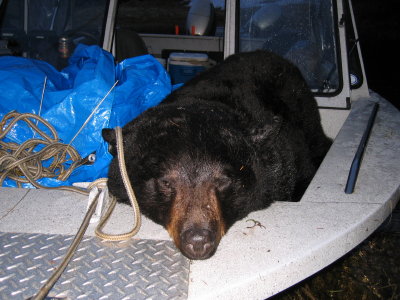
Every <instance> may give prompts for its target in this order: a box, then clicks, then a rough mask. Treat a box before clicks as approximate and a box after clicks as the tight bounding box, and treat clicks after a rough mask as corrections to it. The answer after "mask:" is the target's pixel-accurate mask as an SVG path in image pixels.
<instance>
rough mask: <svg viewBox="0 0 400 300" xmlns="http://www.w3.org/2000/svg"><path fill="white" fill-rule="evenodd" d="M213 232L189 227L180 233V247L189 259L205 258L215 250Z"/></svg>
mask: <svg viewBox="0 0 400 300" xmlns="http://www.w3.org/2000/svg"><path fill="white" fill-rule="evenodd" d="M215 236H216V235H215V233H213V232H212V231H211V230H208V229H202V228H196V227H195V228H191V229H188V230H186V231H184V232H183V233H182V234H181V249H182V252H184V254H185V255H186V256H187V257H188V258H190V259H206V258H209V257H210V256H211V255H212V254H214V252H215V250H216V239H215Z"/></svg>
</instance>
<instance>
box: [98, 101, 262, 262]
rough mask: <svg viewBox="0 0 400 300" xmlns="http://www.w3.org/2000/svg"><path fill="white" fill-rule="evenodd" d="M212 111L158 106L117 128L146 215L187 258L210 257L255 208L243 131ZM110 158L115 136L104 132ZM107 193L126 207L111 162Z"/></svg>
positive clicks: (222, 112) (222, 111) (230, 117)
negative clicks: (165, 231)
mask: <svg viewBox="0 0 400 300" xmlns="http://www.w3.org/2000/svg"><path fill="white" fill-rule="evenodd" d="M244 128H245V127H244V126H243V124H241V120H240V118H239V117H238V116H237V115H236V114H235V113H234V112H230V111H229V110H227V109H226V107H224V108H220V107H218V105H216V104H215V105H214V104H207V105H200V104H199V105H191V106H190V107H186V106H175V105H161V106H158V107H155V108H153V109H149V110H148V111H146V112H145V113H143V114H142V115H141V116H139V117H138V118H137V119H135V120H134V121H132V122H131V123H129V124H128V125H126V126H125V127H124V128H123V145H124V154H125V162H126V167H127V170H128V175H129V178H130V181H131V184H132V186H133V188H134V190H135V193H136V196H137V199H138V202H139V206H140V209H141V211H142V213H143V214H144V215H146V216H147V217H149V218H150V219H152V220H153V221H155V222H156V223H158V224H161V225H163V226H164V227H165V228H166V229H167V230H168V232H169V233H170V235H171V237H172V238H173V240H174V242H175V244H176V246H177V247H178V248H179V249H180V250H181V252H182V253H183V254H184V255H185V256H187V257H188V258H190V259H206V258H209V257H210V256H211V255H213V254H214V252H215V251H216V249H217V246H218V244H219V242H220V240H221V237H222V236H223V235H224V234H225V232H226V231H227V230H228V228H229V227H230V226H231V225H232V224H233V223H234V222H235V221H237V220H239V219H241V218H243V217H245V216H246V215H247V214H248V213H249V212H250V211H253V210H255V209H259V208H260V207H261V205H260V204H259V203H258V202H257V200H256V199H255V198H256V195H255V190H256V189H257V188H256V185H257V183H256V181H257V180H256V178H255V177H256V175H255V172H254V170H253V160H254V157H255V153H254V149H253V146H251V145H252V143H251V142H250V141H249V139H248V130H247V129H246V128H245V129H244ZM103 137H104V139H105V140H106V141H107V142H109V144H110V152H111V153H112V154H113V155H114V156H116V150H115V134H114V132H113V131H112V130H111V129H104V130H103ZM108 186H109V189H110V192H111V193H112V194H114V195H115V196H117V197H118V198H119V199H120V200H121V201H128V200H127V195H126V192H125V189H124V187H123V184H122V180H121V177H120V175H119V169H118V163H117V158H114V160H113V161H112V163H111V166H110V171H109V183H108Z"/></svg>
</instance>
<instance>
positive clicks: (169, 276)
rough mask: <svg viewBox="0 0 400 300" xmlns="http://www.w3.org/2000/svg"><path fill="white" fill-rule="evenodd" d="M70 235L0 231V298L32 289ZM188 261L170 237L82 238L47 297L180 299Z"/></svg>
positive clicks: (60, 253)
mask: <svg viewBox="0 0 400 300" xmlns="http://www.w3.org/2000/svg"><path fill="white" fill-rule="evenodd" d="M72 239H73V237H72V236H64V235H45V234H25V233H24V234H13V233H0V299H26V298H28V297H31V296H33V295H34V294H36V293H37V291H38V289H39V288H40V287H41V286H42V285H43V283H44V282H45V281H46V280H47V279H48V278H49V277H50V275H51V274H52V272H53V271H54V269H55V268H56V267H57V266H58V265H59V264H60V261H61V260H62V258H63V256H64V254H65V252H66V250H67V248H68V247H69V245H70V243H71V242H72ZM188 276H189V260H188V259H186V258H185V257H184V256H182V254H181V253H180V252H179V251H178V250H177V249H176V248H175V246H174V245H173V243H172V242H170V241H158V240H129V241H126V242H112V243H111V242H102V241H100V240H99V239H97V238H94V237H85V238H84V240H83V241H82V242H81V244H80V246H79V248H78V251H77V252H76V253H75V255H74V257H73V258H72V260H71V262H70V264H69V265H68V267H67V269H66V270H65V272H64V273H63V274H62V276H61V278H60V279H59V280H58V282H57V283H56V284H55V286H54V287H53V289H52V290H51V291H50V293H49V295H48V296H49V297H66V298H68V299H186V298H187V292H188Z"/></svg>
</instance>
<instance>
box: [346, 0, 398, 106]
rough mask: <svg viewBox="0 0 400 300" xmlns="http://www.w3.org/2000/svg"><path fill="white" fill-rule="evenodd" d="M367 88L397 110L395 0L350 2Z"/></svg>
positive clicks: (396, 4)
mask: <svg viewBox="0 0 400 300" xmlns="http://www.w3.org/2000/svg"><path fill="white" fill-rule="evenodd" d="M352 2H353V10H354V15H355V19H356V24H357V29H358V34H359V38H360V44H361V51H362V55H363V58H364V66H365V70H366V73H367V80H368V85H369V88H370V89H372V90H374V91H375V92H377V93H378V94H380V95H381V96H383V97H384V98H386V99H387V100H389V101H390V102H392V103H393V104H394V105H395V106H396V107H397V108H398V109H400V75H399V69H400V63H399V61H400V47H399V45H398V43H399V41H400V25H399V24H400V21H399V19H400V13H399V10H398V9H397V7H398V4H399V1H398V0H378V1H377V0H353V1H352Z"/></svg>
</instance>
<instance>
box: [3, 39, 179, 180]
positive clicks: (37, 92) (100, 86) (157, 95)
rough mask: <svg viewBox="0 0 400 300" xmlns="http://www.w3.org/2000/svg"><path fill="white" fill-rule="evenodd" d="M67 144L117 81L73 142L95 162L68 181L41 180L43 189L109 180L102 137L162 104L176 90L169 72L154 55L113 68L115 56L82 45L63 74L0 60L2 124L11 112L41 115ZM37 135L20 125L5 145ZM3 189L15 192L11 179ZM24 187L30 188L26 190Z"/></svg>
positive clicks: (31, 64)
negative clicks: (103, 178)
mask: <svg viewBox="0 0 400 300" xmlns="http://www.w3.org/2000/svg"><path fill="white" fill-rule="evenodd" d="M45 77H47V82H46V88H45V92H44V98H43V101H42V108H41V113H40V116H41V117H43V118H44V119H45V120H47V121H48V122H49V123H50V124H51V125H52V126H54V128H55V129H56V131H57V132H58V135H59V137H60V139H61V141H60V142H62V143H65V144H68V143H69V142H70V141H71V139H72V138H73V137H74V135H75V134H76V133H77V132H78V130H79V129H80V128H81V126H82V125H83V124H84V122H85V121H86V119H87V118H88V116H89V115H90V114H91V113H92V111H93V110H94V109H95V107H96V106H97V105H98V103H99V102H100V101H101V100H102V99H103V98H104V96H105V95H106V94H107V92H109V90H110V89H111V87H112V86H113V84H114V83H115V82H116V81H117V80H118V84H117V86H116V87H115V88H114V89H113V90H112V91H111V93H110V94H109V96H108V97H107V98H105V100H104V102H103V103H102V104H101V105H100V106H99V108H98V109H97V110H96V113H95V114H94V115H93V117H92V118H91V119H90V121H89V122H88V123H87V125H86V126H85V127H84V129H83V130H82V131H81V132H80V133H79V135H78V136H77V137H76V139H74V141H73V143H72V146H73V147H75V149H76V150H77V151H78V152H79V154H80V155H81V157H87V156H88V155H89V154H91V153H93V152H96V161H95V163H94V164H92V165H84V166H81V167H79V168H78V169H76V170H75V171H74V172H73V173H72V174H71V176H70V177H69V178H68V180H67V181H59V180H56V179H48V178H43V179H40V180H38V182H39V183H40V184H42V185H44V186H60V185H72V183H74V182H83V181H93V180H95V179H98V178H101V177H106V176H107V172H108V166H109V164H110V162H111V159H112V157H111V155H110V154H109V153H108V151H107V149H108V145H107V144H106V143H105V142H104V140H103V138H102V136H101V130H102V129H103V128H114V127H115V126H123V125H125V124H126V123H128V122H129V121H131V120H132V119H134V118H135V117H136V116H138V115H139V114H140V113H141V112H143V111H144V110H146V109H148V108H150V107H152V106H155V105H157V104H158V103H160V102H161V101H162V100H163V99H164V98H165V97H166V96H167V95H168V94H169V93H170V92H171V89H172V86H171V81H170V78H169V75H168V73H167V72H166V70H165V69H164V68H163V67H162V66H161V64H160V63H159V62H158V61H157V60H156V59H155V58H154V57H153V56H151V55H143V56H138V57H134V58H129V59H126V60H124V61H122V62H121V63H119V64H117V65H115V64H114V58H113V56H112V55H111V54H110V53H108V52H106V51H104V50H102V49H101V48H100V47H98V46H85V45H78V47H77V48H76V50H75V51H74V53H73V55H72V56H71V57H70V59H69V65H68V67H66V68H65V69H63V70H62V71H61V72H59V71H57V70H56V69H55V68H53V67H52V66H51V65H50V64H48V63H46V62H43V61H38V60H32V59H25V58H21V57H10V56H4V57H0V91H1V92H0V119H2V118H3V116H4V115H6V114H7V113H8V112H10V111H13V110H16V111H18V112H20V113H27V112H29V113H34V114H38V113H39V108H40V102H41V97H42V89H43V83H44V81H45ZM33 135H34V133H33V131H32V130H31V129H30V128H28V127H27V126H26V125H25V124H24V123H22V124H20V123H17V125H15V127H14V128H13V130H11V131H10V133H9V134H8V135H7V137H6V139H5V141H13V142H16V143H22V142H24V141H25V140H27V139H29V138H32V137H33ZM3 186H10V187H12V186H16V185H15V182H13V181H12V180H10V179H7V180H6V181H5V182H4V184H3ZM25 187H31V185H30V184H26V185H25Z"/></svg>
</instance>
